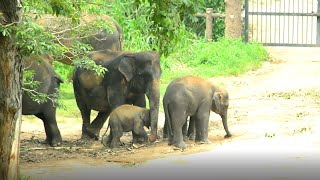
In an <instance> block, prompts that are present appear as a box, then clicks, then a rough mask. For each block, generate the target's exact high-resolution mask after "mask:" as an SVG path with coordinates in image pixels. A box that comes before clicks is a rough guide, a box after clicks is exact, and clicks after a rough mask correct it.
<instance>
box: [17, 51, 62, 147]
mask: <svg viewBox="0 0 320 180" xmlns="http://www.w3.org/2000/svg"><path fill="white" fill-rule="evenodd" d="M40 58H41V57H40ZM35 59H36V58H35V57H28V58H25V59H24V68H25V70H31V71H33V73H34V75H33V80H34V81H38V82H40V84H39V86H38V87H37V88H36V89H35V91H37V92H39V93H43V94H48V95H49V97H50V95H52V94H54V93H57V91H58V89H59V87H60V83H63V80H62V79H61V77H60V76H59V75H58V74H57V73H56V72H55V71H54V69H53V68H52V66H51V65H50V64H49V63H48V61H47V60H46V59H40V60H39V61H38V60H35ZM50 98H51V99H54V98H55V97H50ZM22 114H23V115H35V116H36V117H38V118H39V119H41V120H42V121H43V124H44V129H45V132H46V140H45V142H47V143H48V144H49V145H51V146H58V145H60V144H61V143H62V138H61V134H60V131H59V128H58V125H57V121H56V106H55V105H54V103H53V101H52V100H49V99H48V100H47V101H46V102H44V103H40V104H39V103H38V102H36V101H34V100H33V99H32V98H31V97H30V94H28V91H23V93H22Z"/></svg>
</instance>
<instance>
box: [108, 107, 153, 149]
mask: <svg viewBox="0 0 320 180" xmlns="http://www.w3.org/2000/svg"><path fill="white" fill-rule="evenodd" d="M149 113H150V111H149V109H146V108H141V107H138V106H132V105H127V104H125V105H121V106H119V107H117V108H116V109H114V110H113V111H112V113H111V114H110V118H109V125H108V128H109V127H110V134H109V136H108V137H106V138H103V139H102V144H104V145H105V146H108V145H110V147H111V148H117V147H119V144H120V138H121V137H122V135H123V132H129V131H132V136H133V140H132V142H133V143H134V144H135V143H140V142H139V137H142V138H143V141H142V142H147V141H148V135H147V133H146V131H145V130H144V126H146V127H147V128H149V127H150V114H149ZM107 131H108V129H107ZM107 131H106V132H107Z"/></svg>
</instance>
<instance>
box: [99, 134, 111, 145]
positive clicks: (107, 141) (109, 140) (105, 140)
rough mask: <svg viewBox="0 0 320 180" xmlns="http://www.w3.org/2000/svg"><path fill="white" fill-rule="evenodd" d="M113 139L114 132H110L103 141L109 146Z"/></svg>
mask: <svg viewBox="0 0 320 180" xmlns="http://www.w3.org/2000/svg"><path fill="white" fill-rule="evenodd" d="M111 140H112V134H111V132H110V134H109V135H108V136H107V137H106V138H103V139H102V141H101V143H102V144H103V145H104V146H106V147H107V146H110V143H111Z"/></svg>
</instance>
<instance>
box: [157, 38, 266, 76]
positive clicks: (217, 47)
mask: <svg viewBox="0 0 320 180" xmlns="http://www.w3.org/2000/svg"><path fill="white" fill-rule="evenodd" d="M267 58H268V53H267V51H266V49H265V48H264V47H263V46H262V45H260V44H257V43H244V42H243V41H242V40H240V39H225V38H221V39H219V40H218V41H217V42H206V41H205V40H196V41H194V42H193V43H192V44H191V45H190V46H189V47H188V48H184V49H181V50H180V51H178V52H176V53H174V54H172V55H171V56H169V57H168V58H166V59H165V60H164V62H165V63H163V64H162V67H163V69H164V78H165V79H167V80H168V79H172V78H175V77H178V76H182V75H187V74H194V75H198V76H202V77H212V76H219V75H238V74H241V73H244V72H247V71H250V70H254V69H257V68H259V67H260V66H261V64H262V63H263V61H265V60H267ZM167 64H170V66H168V65H167ZM164 65H166V66H164ZM178 69H179V70H178ZM167 72H168V73H167Z"/></svg>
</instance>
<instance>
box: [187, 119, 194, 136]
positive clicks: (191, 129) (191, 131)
mask: <svg viewBox="0 0 320 180" xmlns="http://www.w3.org/2000/svg"><path fill="white" fill-rule="evenodd" d="M195 120H196V117H194V116H191V117H190V120H189V127H188V133H187V136H188V139H189V140H195V128H196V125H195V122H196V121H195Z"/></svg>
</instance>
